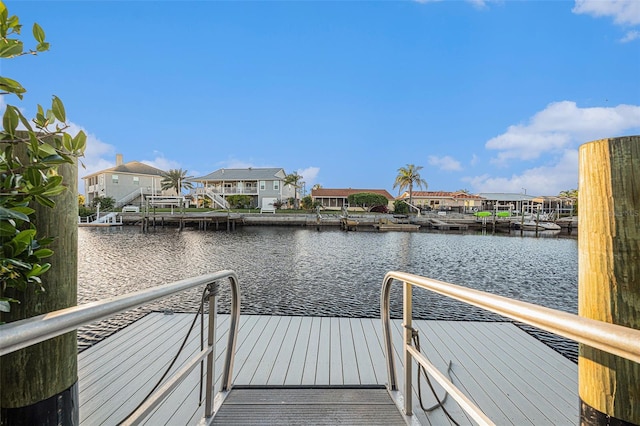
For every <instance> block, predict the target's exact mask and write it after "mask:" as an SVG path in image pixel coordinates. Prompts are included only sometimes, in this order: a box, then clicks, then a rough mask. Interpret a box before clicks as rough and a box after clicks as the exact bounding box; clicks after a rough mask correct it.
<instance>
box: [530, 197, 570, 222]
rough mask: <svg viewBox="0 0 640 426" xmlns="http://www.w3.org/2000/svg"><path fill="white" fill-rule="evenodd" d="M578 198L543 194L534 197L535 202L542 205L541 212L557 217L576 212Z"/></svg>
mask: <svg viewBox="0 0 640 426" xmlns="http://www.w3.org/2000/svg"><path fill="white" fill-rule="evenodd" d="M577 201H578V200H577V198H571V197H556V196H553V195H541V196H539V197H536V198H534V199H533V202H534V203H536V205H537V206H539V207H540V213H544V214H549V215H554V216H555V217H560V216H563V215H565V216H568V215H572V214H574V213H577V212H575V211H574V207H575V205H576V202H577Z"/></svg>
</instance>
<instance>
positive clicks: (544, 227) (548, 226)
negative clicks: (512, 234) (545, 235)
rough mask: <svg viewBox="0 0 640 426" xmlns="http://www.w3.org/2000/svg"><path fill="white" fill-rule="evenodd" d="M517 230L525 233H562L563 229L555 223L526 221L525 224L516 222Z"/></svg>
mask: <svg viewBox="0 0 640 426" xmlns="http://www.w3.org/2000/svg"><path fill="white" fill-rule="evenodd" d="M514 227H515V228H516V229H521V230H523V231H560V230H562V227H561V226H560V225H558V224H556V223H554V222H548V221H537V220H525V221H524V222H518V221H515V222H514Z"/></svg>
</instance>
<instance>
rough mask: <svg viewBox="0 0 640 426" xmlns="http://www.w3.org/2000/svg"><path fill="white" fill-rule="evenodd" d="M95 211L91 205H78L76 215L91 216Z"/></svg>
mask: <svg viewBox="0 0 640 426" xmlns="http://www.w3.org/2000/svg"><path fill="white" fill-rule="evenodd" d="M95 212H96V211H95V210H94V209H92V208H91V207H86V206H78V216H80V217H87V216H91V215H92V214H94V213H95Z"/></svg>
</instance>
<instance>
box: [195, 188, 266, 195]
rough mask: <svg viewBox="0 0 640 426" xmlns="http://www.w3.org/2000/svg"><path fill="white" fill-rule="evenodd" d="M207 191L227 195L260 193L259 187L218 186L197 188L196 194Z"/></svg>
mask: <svg viewBox="0 0 640 426" xmlns="http://www.w3.org/2000/svg"><path fill="white" fill-rule="evenodd" d="M207 192H210V193H214V194H218V195H221V196H225V195H258V188H238V187H231V188H217V187H212V186H209V187H206V188H196V194H206V193H207Z"/></svg>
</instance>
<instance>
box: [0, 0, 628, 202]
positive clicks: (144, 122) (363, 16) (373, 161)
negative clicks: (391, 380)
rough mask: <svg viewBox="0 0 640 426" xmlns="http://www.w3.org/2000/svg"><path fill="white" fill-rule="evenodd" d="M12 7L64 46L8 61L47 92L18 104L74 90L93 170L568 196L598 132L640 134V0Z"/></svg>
mask: <svg viewBox="0 0 640 426" xmlns="http://www.w3.org/2000/svg"><path fill="white" fill-rule="evenodd" d="M5 4H6V5H7V7H8V8H9V12H10V13H11V14H16V15H18V16H19V17H20V19H21V21H22V23H23V25H24V31H23V33H24V35H25V36H28V40H29V41H31V30H30V28H31V25H32V23H33V22H34V21H35V22H38V23H39V24H40V25H41V26H42V27H43V28H44V30H45V32H46V34H47V40H48V41H49V42H50V43H51V50H50V51H48V52H45V53H43V54H40V55H38V56H36V57H33V56H28V57H20V58H15V59H11V60H3V62H2V63H1V64H0V74H1V75H3V76H5V77H10V78H13V79H16V80H18V81H20V82H21V83H22V85H23V86H24V87H25V88H26V89H27V91H28V92H27V94H26V96H25V99H24V100H23V101H19V100H18V99H17V98H15V97H12V98H9V97H6V96H5V97H3V98H4V99H1V100H0V109H1V110H4V105H5V104H11V105H16V106H18V107H20V108H21V109H22V110H23V112H24V113H25V114H26V115H27V116H29V117H32V116H34V115H35V111H36V105H37V104H38V103H40V104H43V105H48V104H50V99H51V96H52V95H57V96H59V97H60V98H61V99H62V100H63V102H64V104H65V107H66V110H67V116H68V118H69V121H70V124H71V132H77V131H78V129H83V130H84V131H85V132H87V133H88V134H89V136H90V140H89V145H88V147H87V152H86V156H85V158H84V159H83V162H84V164H85V165H86V169H82V168H81V169H80V177H82V176H85V175H87V174H89V173H92V172H95V171H98V170H101V169H104V168H108V167H112V166H114V165H115V155H116V153H122V154H123V155H124V160H125V161H133V160H136V161H142V162H145V163H148V164H151V165H153V166H156V167H159V168H161V169H164V170H168V169H171V168H183V169H186V170H187V171H188V174H189V175H196V176H197V175H204V174H207V173H210V172H212V171H214V170H217V169H219V168H234V167H249V166H252V167H282V168H284V169H285V171H286V172H287V173H292V172H294V171H297V172H298V173H299V174H301V175H303V177H304V179H303V180H304V181H305V182H306V190H307V191H309V190H310V188H311V186H313V185H314V184H316V183H318V184H320V185H322V186H323V187H325V188H349V187H350V188H371V189H387V190H389V191H390V192H391V193H392V194H397V189H393V182H394V179H395V177H396V176H397V174H398V168H400V167H403V166H405V165H407V164H415V165H417V166H422V167H423V169H422V170H421V172H420V173H421V175H422V177H423V178H424V179H425V180H426V181H427V182H428V184H429V185H428V190H431V191H440V190H442V191H455V190H458V189H468V190H469V191H471V192H472V193H479V192H523V190H524V189H526V193H527V194H531V195H555V194H557V193H558V192H559V191H562V190H565V189H572V188H577V186H578V183H577V182H578V147H579V146H580V145H581V144H582V143H584V142H588V141H591V140H595V139H599V138H603V137H611V136H623V135H634V134H640V1H637V0H609V1H604V0H598V1H594V0H577V1H575V2H574V1H569V0H567V1H487V0H484V1H483V0H475V1H402V2H401V1H376V2H367V1H344V2H343V1H260V2H259V1H225V2H214V1H194V2H191V1H181V2H171V1H28V0H27V1H25V0H21V1H5ZM25 40H27V37H25ZM27 46H33V43H27Z"/></svg>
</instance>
